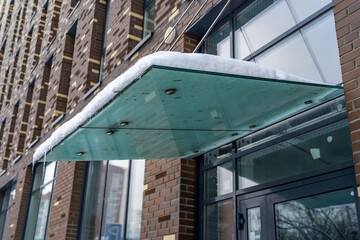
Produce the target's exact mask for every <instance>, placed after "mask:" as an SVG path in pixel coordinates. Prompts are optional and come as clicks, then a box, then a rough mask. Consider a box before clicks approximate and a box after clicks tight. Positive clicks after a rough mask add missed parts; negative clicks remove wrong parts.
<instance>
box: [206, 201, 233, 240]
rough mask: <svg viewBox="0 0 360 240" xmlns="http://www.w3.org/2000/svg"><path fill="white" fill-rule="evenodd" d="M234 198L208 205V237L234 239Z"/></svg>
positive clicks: (212, 239) (215, 239)
mask: <svg viewBox="0 0 360 240" xmlns="http://www.w3.org/2000/svg"><path fill="white" fill-rule="evenodd" d="M233 210H234V208H233V200H232V199H228V200H225V201H222V202H218V203H215V204H211V205H209V206H207V207H206V222H205V229H206V239H207V240H221V239H226V240H230V239H234V235H233V225H234V224H233V214H232V212H233Z"/></svg>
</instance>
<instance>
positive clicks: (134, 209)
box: [126, 160, 145, 240]
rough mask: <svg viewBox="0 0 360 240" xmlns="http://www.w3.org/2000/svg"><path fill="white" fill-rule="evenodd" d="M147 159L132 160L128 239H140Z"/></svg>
mask: <svg viewBox="0 0 360 240" xmlns="http://www.w3.org/2000/svg"><path fill="white" fill-rule="evenodd" d="M144 171H145V160H132V162H131V175H130V188H129V190H130V191H129V207H128V215H127V231H126V239H128V240H133V239H140V227H141V214H142V205H143V187H142V186H143V185H144Z"/></svg>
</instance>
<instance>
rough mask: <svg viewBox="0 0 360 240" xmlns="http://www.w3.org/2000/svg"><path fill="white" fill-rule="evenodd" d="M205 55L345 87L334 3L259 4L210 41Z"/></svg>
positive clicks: (282, 0) (260, 0)
mask: <svg viewBox="0 0 360 240" xmlns="http://www.w3.org/2000/svg"><path fill="white" fill-rule="evenodd" d="M225 30H226V31H225ZM231 32H233V33H234V34H233V36H234V37H233V44H231V42H232V41H230V39H231V38H230V36H231ZM220 36H223V37H220ZM224 36H226V38H224ZM227 39H228V40H227ZM204 51H205V52H206V53H209V54H215V55H221V56H228V57H230V56H234V57H235V58H238V59H246V60H251V61H254V62H258V63H260V64H263V65H267V66H270V67H274V68H277V69H280V70H283V71H285V72H289V73H292V74H295V75H298V76H301V77H304V78H307V79H312V80H317V81H320V82H326V83H331V84H339V83H341V69H340V61H339V54H338V47H337V40H336V32H335V20H334V16H333V12H332V10H331V0H306V1H302V0H255V1H253V2H252V3H251V4H249V6H248V7H246V8H245V9H243V10H242V11H241V12H240V13H239V14H238V15H235V16H234V17H233V18H232V20H231V21H229V22H227V23H226V24H224V25H223V26H222V27H220V28H219V30H217V31H216V32H215V33H213V34H212V35H211V36H209V37H208V39H207V40H206V41H205V43H204Z"/></svg>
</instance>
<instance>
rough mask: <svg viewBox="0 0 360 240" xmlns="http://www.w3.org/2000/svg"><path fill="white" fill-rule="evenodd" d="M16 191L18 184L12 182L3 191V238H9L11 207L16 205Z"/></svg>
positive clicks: (0, 225)
mask: <svg viewBox="0 0 360 240" xmlns="http://www.w3.org/2000/svg"><path fill="white" fill-rule="evenodd" d="M15 193H16V184H15V183H14V182H11V183H10V184H9V186H6V187H5V188H4V190H2V191H1V202H0V209H1V211H0V236H1V239H7V234H8V229H9V221H10V214H11V209H12V207H13V205H14V200H15Z"/></svg>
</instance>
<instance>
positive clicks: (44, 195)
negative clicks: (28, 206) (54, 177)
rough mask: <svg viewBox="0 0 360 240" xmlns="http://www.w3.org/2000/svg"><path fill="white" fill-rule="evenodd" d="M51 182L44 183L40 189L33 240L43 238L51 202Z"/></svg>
mask: <svg viewBox="0 0 360 240" xmlns="http://www.w3.org/2000/svg"><path fill="white" fill-rule="evenodd" d="M52 187H53V183H50V184H48V185H46V186H45V187H44V188H43V189H42V190H41V199H40V205H39V212H38V217H37V221H36V229H35V237H34V239H35V240H42V239H44V238H45V232H46V224H47V219H48V214H49V208H50V202H51V191H52Z"/></svg>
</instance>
